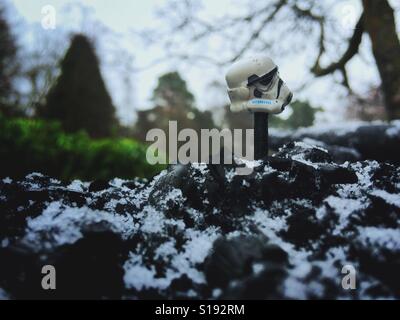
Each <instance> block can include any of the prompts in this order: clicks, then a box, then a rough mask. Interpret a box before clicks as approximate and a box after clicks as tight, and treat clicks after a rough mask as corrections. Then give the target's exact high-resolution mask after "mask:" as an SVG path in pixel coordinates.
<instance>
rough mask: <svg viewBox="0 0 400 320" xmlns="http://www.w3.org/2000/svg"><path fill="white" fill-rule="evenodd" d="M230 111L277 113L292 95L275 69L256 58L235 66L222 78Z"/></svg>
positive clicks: (272, 63)
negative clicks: (229, 103) (225, 84)
mask: <svg viewBox="0 0 400 320" xmlns="http://www.w3.org/2000/svg"><path fill="white" fill-rule="evenodd" d="M226 83H227V85H228V95H229V99H230V100H231V107H230V109H231V111H233V112H239V111H242V110H246V109H247V110H249V111H253V112H267V113H274V114H277V113H280V112H282V111H283V109H284V108H285V106H287V105H288V104H289V103H290V101H291V100H292V97H293V94H292V92H291V91H290V90H289V88H288V87H287V86H286V84H285V83H284V82H283V81H282V79H281V78H279V72H278V67H277V66H276V64H275V63H274V62H273V61H272V60H271V59H270V58H268V57H267V56H264V55H260V56H255V57H252V58H248V59H243V60H240V61H237V62H235V63H234V64H233V65H232V66H231V67H230V68H229V70H228V72H227V74H226Z"/></svg>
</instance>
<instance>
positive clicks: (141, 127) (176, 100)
mask: <svg viewBox="0 0 400 320" xmlns="http://www.w3.org/2000/svg"><path fill="white" fill-rule="evenodd" d="M152 100H153V102H154V103H155V105H156V106H155V107H154V108H152V109H150V110H142V111H139V112H138V119H137V122H136V126H135V128H136V136H137V137H138V138H139V139H141V140H145V138H146V133H147V132H148V131H149V130H150V129H152V128H160V129H163V130H164V131H165V132H168V122H169V121H173V120H175V121H177V125H178V130H180V129H184V128H192V129H194V130H196V131H200V129H207V128H214V127H215V125H214V122H213V119H212V115H211V113H210V112H209V111H204V112H202V111H200V110H198V109H197V108H196V107H195V106H194V103H195V101H194V96H193V94H192V93H191V92H190V91H189V89H188V88H187V85H186V82H185V80H183V79H182V78H181V76H180V75H179V73H178V72H169V73H166V74H164V75H162V76H161V77H160V78H159V79H158V84H157V87H156V88H155V89H154V92H153V97H152Z"/></svg>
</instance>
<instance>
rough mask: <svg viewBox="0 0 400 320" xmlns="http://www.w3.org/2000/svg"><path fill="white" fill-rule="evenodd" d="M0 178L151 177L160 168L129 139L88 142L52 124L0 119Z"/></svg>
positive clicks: (141, 148) (91, 178)
mask: <svg viewBox="0 0 400 320" xmlns="http://www.w3.org/2000/svg"><path fill="white" fill-rule="evenodd" d="M0 159H1V160H0V162H1V165H0V176H2V177H6V176H10V177H22V176H25V175H26V174H28V173H31V172H34V171H36V172H41V173H43V174H47V175H49V176H52V177H56V178H59V179H62V180H71V179H75V178H76V179H82V180H94V179H111V178H114V177H119V178H126V179H129V178H134V177H150V176H152V175H154V174H156V173H157V172H159V171H160V170H161V169H163V167H162V166H152V165H150V164H148V163H147V161H146V146H145V145H143V144H140V143H138V142H136V141H134V140H131V139H127V138H124V139H100V140H93V139H91V138H89V136H88V135H87V134H86V133H85V132H78V133H73V134H70V133H65V132H63V131H62V129H61V126H60V124H59V123H57V122H46V121H43V120H32V119H19V118H18V119H6V118H3V117H1V116H0Z"/></svg>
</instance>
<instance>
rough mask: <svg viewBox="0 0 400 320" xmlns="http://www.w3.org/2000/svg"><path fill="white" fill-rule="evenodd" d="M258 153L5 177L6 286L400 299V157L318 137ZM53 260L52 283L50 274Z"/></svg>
mask: <svg viewBox="0 0 400 320" xmlns="http://www.w3.org/2000/svg"><path fill="white" fill-rule="evenodd" d="M248 165H251V166H252V167H253V169H254V171H253V172H252V173H251V174H250V175H247V176H244V175H237V174H236V172H235V170H234V169H235V166H234V165H233V166H223V165H206V164H190V165H185V166H184V165H175V166H171V167H170V168H169V169H168V170H165V171H163V172H161V173H160V174H159V175H157V176H156V177H154V178H153V179H152V180H150V181H142V180H137V179H136V180H132V181H128V180H121V179H114V180H112V181H94V182H92V183H83V182H80V181H76V180H75V181H73V182H71V183H67V184H64V183H62V182H60V181H57V180H55V179H51V178H49V177H45V176H43V175H41V174H39V173H33V174H30V175H29V176H27V177H26V178H25V179H23V180H20V181H16V180H12V179H3V180H0V288H1V290H0V297H6V298H94V299H100V298H125V299H146V298H190V299H192V298H206V299H215V298H229V299H230V298H233V299H235V298H257V299H265V298H290V299H293V298H294V299H308V298H320V299H325V298H328V299H329V298H335V299H337V298H343V299H370V298H382V299H392V298H400V282H399V280H398V279H400V277H399V270H400V233H399V224H400V170H399V168H398V167H396V166H394V165H392V164H385V163H379V162H377V161H359V162H345V163H343V164H335V163H334V162H333V161H332V155H331V154H330V153H329V150H326V148H324V147H323V146H320V145H318V146H313V145H312V142H310V141H303V142H301V143H298V142H296V143H290V144H288V145H286V146H285V147H283V148H282V149H280V151H279V152H278V153H277V154H276V156H274V157H270V158H268V159H266V160H265V161H259V162H254V163H251V164H248ZM46 264H51V265H54V266H55V268H56V271H57V289H56V290H55V291H52V290H47V291H45V290H42V288H41V286H40V283H41V277H42V276H43V275H42V274H41V268H42V266H43V265H46ZM349 264H351V265H352V266H354V268H355V270H356V272H357V273H356V277H357V282H356V283H357V288H356V289H355V290H345V289H343V288H342V285H341V283H342V278H343V276H344V275H343V274H342V273H341V271H342V268H343V266H345V265H349Z"/></svg>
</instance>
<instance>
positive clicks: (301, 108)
mask: <svg viewBox="0 0 400 320" xmlns="http://www.w3.org/2000/svg"><path fill="white" fill-rule="evenodd" d="M290 108H291V109H292V113H291V115H290V116H289V117H288V119H287V120H285V121H283V126H284V127H287V128H289V129H297V128H301V127H311V126H312V125H313V124H314V121H315V114H316V113H317V112H319V111H322V110H323V109H322V108H313V107H312V106H311V105H310V103H308V102H307V101H300V100H297V101H294V102H292V103H291V104H290Z"/></svg>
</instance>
